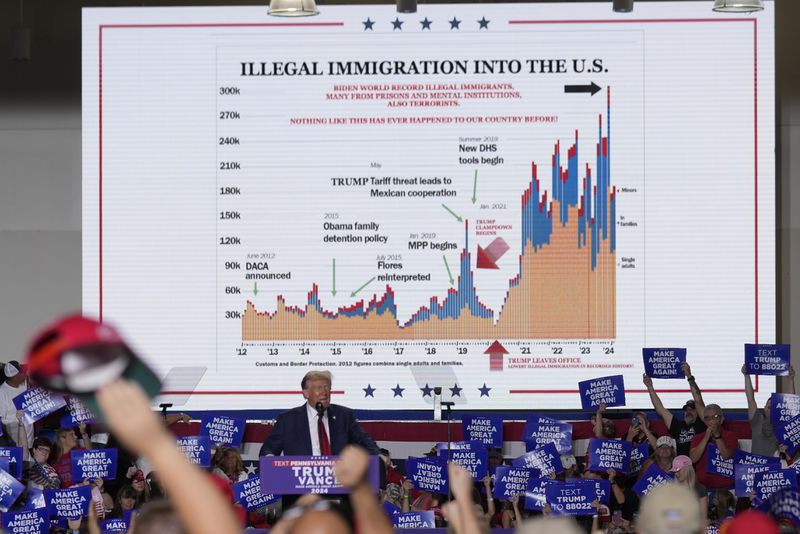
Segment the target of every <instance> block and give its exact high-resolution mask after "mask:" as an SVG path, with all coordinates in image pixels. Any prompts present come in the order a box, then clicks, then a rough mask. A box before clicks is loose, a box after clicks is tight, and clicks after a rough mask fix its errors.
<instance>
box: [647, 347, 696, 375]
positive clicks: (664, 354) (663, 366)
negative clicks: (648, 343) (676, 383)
mask: <svg viewBox="0 0 800 534" xmlns="http://www.w3.org/2000/svg"><path fill="white" fill-rule="evenodd" d="M642 358H643V359H644V373H645V374H646V375H647V376H649V377H651V378H686V376H685V375H684V374H683V369H681V364H682V363H683V362H685V361H686V349H674V348H673V349H669V348H664V349H655V348H645V349H642Z"/></svg>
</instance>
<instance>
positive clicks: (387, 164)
mask: <svg viewBox="0 0 800 534" xmlns="http://www.w3.org/2000/svg"><path fill="white" fill-rule="evenodd" d="M773 41H774V37H773V5H772V3H770V2H767V9H766V10H765V11H763V12H761V13H758V14H752V15H721V14H716V13H713V12H712V11H711V9H710V2H664V3H658V2H647V3H642V4H637V5H636V9H635V11H634V12H633V13H631V14H627V15H620V14H615V13H613V12H612V11H611V7H610V5H608V4H605V3H591V4H575V3H570V4H509V5H501V4H493V5H488V4H481V5H468V4H455V5H424V6H420V9H419V11H418V12H417V13H414V14H398V13H396V12H395V10H394V6H390V5H383V6H324V7H322V8H321V13H320V15H319V16H316V17H311V18H303V19H281V18H274V17H269V16H267V14H266V8H265V7H242V8H232V7H224V8H157V9H156V8H153V9H145V8H141V9H140V8H115V9H85V10H84V12H83V80H84V82H83V247H84V268H83V304H84V310H85V311H86V313H89V314H93V315H96V316H100V317H102V319H103V320H105V321H108V322H110V323H113V324H115V325H117V326H118V327H119V328H120V329H121V330H122V332H123V333H124V335H126V336H127V337H128V338H129V339H130V340H131V342H132V344H133V345H134V346H135V348H136V349H137V350H138V351H140V352H141V353H142V355H143V356H145V357H146V358H147V359H148V360H149V361H150V362H151V363H152V364H153V365H154V366H155V368H156V369H157V370H158V372H159V373H160V374H161V375H162V376H165V377H166V382H167V390H168V391H170V392H172V393H173V394H174V395H168V396H167V398H168V399H169V400H172V401H174V402H175V403H176V404H182V403H185V409H196V410H202V409H210V408H212V407H213V408H239V409H242V408H279V407H286V406H289V405H292V404H294V403H297V402H299V401H300V397H299V395H298V391H299V380H300V377H301V376H302V375H303V374H304V373H305V372H306V371H308V370H309V369H313V368H325V369H330V370H331V371H333V373H334V377H335V379H334V389H335V390H336V399H337V401H338V402H341V403H344V404H347V405H350V406H353V407H357V408H381V409H424V408H426V407H429V406H431V403H432V399H433V395H432V388H433V387H435V386H440V387H442V388H443V398H444V400H453V401H455V402H456V403H457V404H458V405H460V406H461V407H462V408H468V409H473V408H474V409H514V408H534V407H536V408H544V409H550V410H552V409H561V408H572V409H574V408H576V407H578V406H580V398H579V395H578V392H577V389H578V388H577V384H578V382H579V381H583V380H587V379H590V378H595V377H601V376H608V375H623V376H624V382H625V389H626V390H627V395H626V402H627V406H648V405H649V399H648V397H647V394H646V392H645V389H644V387H643V386H642V382H641V376H642V372H643V369H644V368H643V363H642V348H643V347H681V348H686V349H687V360H688V361H689V362H690V363H691V365H692V369H693V372H694V375H695V376H696V377H697V381H698V384H700V386H701V387H702V388H703V390H704V392H705V393H706V399H707V401H711V400H714V401H717V402H719V403H721V404H722V405H723V406H726V407H733V406H739V407H742V406H744V405H745V397H744V393H743V389H742V376H741V374H740V372H739V369H740V367H741V363H742V361H743V345H744V343H746V342H747V343H752V342H762V343H763V342H771V341H773V340H774V325H775V250H774V225H775V216H774V212H773V208H774V205H775V198H774V189H775V185H774V166H775V159H774V103H773V98H774V84H773V78H774V73H773V64H774V57H773V56H774V52H773ZM656 387H657V388H658V389H659V390H661V391H662V395H663V398H664V400H665V404H667V405H668V406H680V405H682V403H683V401H684V400H685V399H686V398H688V395H689V394H688V388H687V387H686V383H685V381H681V380H656ZM757 387H758V397H759V403H761V402H763V400H764V399H765V398H766V395H767V393H768V392H769V391H770V390H772V389H774V385H773V380H771V379H770V380H761V381H759V382H758V385H757ZM191 391H194V392H195V394H193V395H188V392H191ZM162 400H163V399H162Z"/></svg>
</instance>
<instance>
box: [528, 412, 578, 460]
mask: <svg viewBox="0 0 800 534" xmlns="http://www.w3.org/2000/svg"><path fill="white" fill-rule="evenodd" d="M522 439H523V441H525V450H527V451H532V450H535V449H538V448H539V447H541V446H543V445H545V444H547V443H553V444H555V446H556V449H557V450H558V454H570V453H572V425H571V424H570V423H565V422H564V421H559V420H558V419H551V418H549V417H541V416H536V415H534V416H531V417H529V418H528V420H527V421H526V422H525V428H523V430H522Z"/></svg>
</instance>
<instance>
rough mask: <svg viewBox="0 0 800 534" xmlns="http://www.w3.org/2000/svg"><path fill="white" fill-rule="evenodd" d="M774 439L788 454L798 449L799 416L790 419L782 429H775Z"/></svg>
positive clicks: (799, 446)
mask: <svg viewBox="0 0 800 534" xmlns="http://www.w3.org/2000/svg"><path fill="white" fill-rule="evenodd" d="M775 437H777V438H778V441H780V442H781V443H783V444H784V445H786V447H788V449H789V454H793V453H794V452H795V451H796V450H797V449H800V415H799V416H797V417H794V418H792V419H790V420H789V421H787V422H786V423H785V424H784V425H783V426H782V427H780V428H776V429H775Z"/></svg>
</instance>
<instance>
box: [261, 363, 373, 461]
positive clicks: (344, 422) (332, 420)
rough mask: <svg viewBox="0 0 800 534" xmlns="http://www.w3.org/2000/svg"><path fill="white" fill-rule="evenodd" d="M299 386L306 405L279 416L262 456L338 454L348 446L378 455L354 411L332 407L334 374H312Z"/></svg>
mask: <svg viewBox="0 0 800 534" xmlns="http://www.w3.org/2000/svg"><path fill="white" fill-rule="evenodd" d="M300 387H301V389H302V390H303V397H304V398H305V399H306V403H305V404H303V405H302V406H298V407H297V408H293V409H291V410H289V411H287V412H284V413H282V414H281V415H279V416H278V421H277V422H276V423H275V427H274V428H273V429H272V433H271V434H270V435H269V436H268V437H267V439H266V440H265V441H264V444H263V445H262V446H261V451H260V452H259V456H266V455H269V454H272V455H276V456H277V455H279V454H281V453H283V454H285V455H287V456H312V455H320V454H339V453H340V452H342V449H344V448H345V446H347V445H350V444H353V445H360V446H361V447H363V448H364V449H366V450H367V452H368V453H369V454H374V455H379V454H380V449H379V448H378V446H377V445H376V444H375V441H373V439H372V438H371V437H370V436H369V434H367V433H366V432H364V430H363V429H362V428H361V427H360V426H359V424H358V420H356V418H355V415H354V414H353V412H352V410H350V409H349V408H345V407H344V406H338V405H336V404H331V373H330V372H329V371H309V372H308V373H306V375H305V376H304V377H303V380H302V382H301V383H300Z"/></svg>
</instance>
